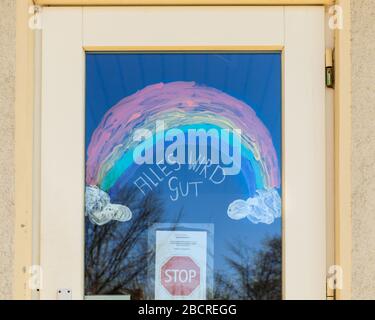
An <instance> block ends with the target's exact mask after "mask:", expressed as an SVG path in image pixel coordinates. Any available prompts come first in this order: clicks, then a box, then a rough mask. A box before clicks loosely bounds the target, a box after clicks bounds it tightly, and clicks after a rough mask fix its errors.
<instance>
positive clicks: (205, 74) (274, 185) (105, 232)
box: [85, 51, 282, 299]
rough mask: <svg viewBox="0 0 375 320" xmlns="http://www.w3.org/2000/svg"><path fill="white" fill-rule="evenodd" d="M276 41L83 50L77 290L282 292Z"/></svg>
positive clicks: (208, 295)
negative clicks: (206, 48) (80, 280)
mask: <svg viewBox="0 0 375 320" xmlns="http://www.w3.org/2000/svg"><path fill="white" fill-rule="evenodd" d="M281 74H282V69H281V52H245V51H240V52H121V53H119V52H116V53H95V52H92V53H87V54H86V129H85V130H86V194H85V201H86V209H85V294H86V295H87V296H96V295H97V296H103V295H123V296H126V297H128V298H130V299H281V295H282V276H281V274H282V203H281V198H282V190H281V165H282V163H281V159H282V157H281V155H282V98H281V96H282V93H281V90H282V89H281V87H282V82H281V81H282V80H281V79H282V76H281Z"/></svg>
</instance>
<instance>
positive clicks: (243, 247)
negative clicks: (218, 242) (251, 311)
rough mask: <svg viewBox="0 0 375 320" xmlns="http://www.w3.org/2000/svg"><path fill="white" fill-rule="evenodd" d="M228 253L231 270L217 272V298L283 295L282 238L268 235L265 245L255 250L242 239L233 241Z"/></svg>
mask: <svg viewBox="0 0 375 320" xmlns="http://www.w3.org/2000/svg"><path fill="white" fill-rule="evenodd" d="M229 250H230V252H231V255H230V256H227V257H226V260H227V263H228V265H229V267H230V269H231V270H232V271H233V272H232V273H230V274H222V273H217V274H216V277H215V278H216V279H215V283H216V286H215V287H216V288H215V298H217V299H246V300H247V299H250V300H266V299H267V300H278V299H281V256H282V255H281V238H280V237H274V238H269V239H266V240H265V241H264V243H263V245H262V248H261V249H260V250H258V251H255V252H254V251H253V250H251V248H249V246H248V245H247V244H246V243H245V242H243V241H240V242H238V243H236V244H231V245H230V248H229Z"/></svg>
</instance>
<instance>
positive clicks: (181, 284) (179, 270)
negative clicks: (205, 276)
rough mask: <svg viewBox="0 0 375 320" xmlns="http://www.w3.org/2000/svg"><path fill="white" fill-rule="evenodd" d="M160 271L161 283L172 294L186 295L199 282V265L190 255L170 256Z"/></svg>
mask: <svg viewBox="0 0 375 320" xmlns="http://www.w3.org/2000/svg"><path fill="white" fill-rule="evenodd" d="M160 272H161V277H160V279H161V284H162V285H163V287H164V288H165V289H167V290H168V292H169V293H170V294H171V295H172V296H188V295H190V294H191V293H192V292H193V291H194V290H195V289H196V288H197V287H198V286H199V284H200V270H199V266H198V265H197V264H196V263H195V262H194V261H193V260H192V259H191V258H190V257H186V256H175V257H171V258H169V260H167V262H166V263H164V264H163V266H162V267H161V270H160Z"/></svg>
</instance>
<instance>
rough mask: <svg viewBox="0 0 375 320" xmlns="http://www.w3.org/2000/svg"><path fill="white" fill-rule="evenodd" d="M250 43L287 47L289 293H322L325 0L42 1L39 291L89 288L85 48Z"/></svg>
mask: <svg viewBox="0 0 375 320" xmlns="http://www.w3.org/2000/svg"><path fill="white" fill-rule="evenodd" d="M193 18H194V19H193ZM224 18H225V19H224ZM144 21H147V24H145V23H144ZM182 21H194V24H189V23H181V22H182ZM207 21H210V23H209V24H208V23H207ZM222 21H230V22H231V23H227V24H225V25H224V24H223V23H222ZM172 25H173V28H172V27H171V26H172ZM151 26H152V27H151ZM245 45H246V46H257V47H268V48H275V47H279V48H283V58H284V78H283V86H284V103H283V104H284V112H283V118H284V119H283V130H284V131H283V140H284V141H283V164H282V165H283V211H284V216H283V229H284V234H285V235H286V236H285V237H284V239H283V240H284V241H283V262H284V265H283V270H284V297H285V298H287V299H324V298H325V275H326V271H325V269H326V263H325V261H326V230H325V223H326V135H325V97H324V93H325V88H324V8H323V7H281V6H280V7H214V8H213V7H211V8H208V7H184V8H181V7H168V8H166V7H148V8H145V7H143V8H141V7H127V8H81V7H75V8H53V7H46V8H44V13H43V48H42V53H43V59H42V124H41V135H42V136H41V141H42V142H41V162H42V163H41V239H40V242H41V245H40V259H41V266H42V268H43V280H44V281H43V283H44V288H42V290H41V298H42V299H55V298H56V293H57V289H58V288H70V289H71V290H72V293H73V298H74V299H82V298H83V290H84V268H83V267H84V263H83V262H84V261H83V257H84V256H83V253H84V150H85V148H84V128H85V117H84V115H85V112H84V105H85V101H84V88H85V78H84V74H85V59H84V58H85V49H90V48H91V49H92V48H98V47H101V48H112V49H116V48H117V49H121V47H124V46H126V47H129V46H221V47H222V46H245Z"/></svg>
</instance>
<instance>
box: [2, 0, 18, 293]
mask: <svg viewBox="0 0 375 320" xmlns="http://www.w3.org/2000/svg"><path fill="white" fill-rule="evenodd" d="M0 17H1V18H0V299H10V298H11V295H12V281H11V280H12V272H13V268H12V261H13V230H14V228H13V223H14V97H15V94H14V93H15V72H16V71H15V60H16V57H15V51H16V1H15V0H0Z"/></svg>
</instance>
